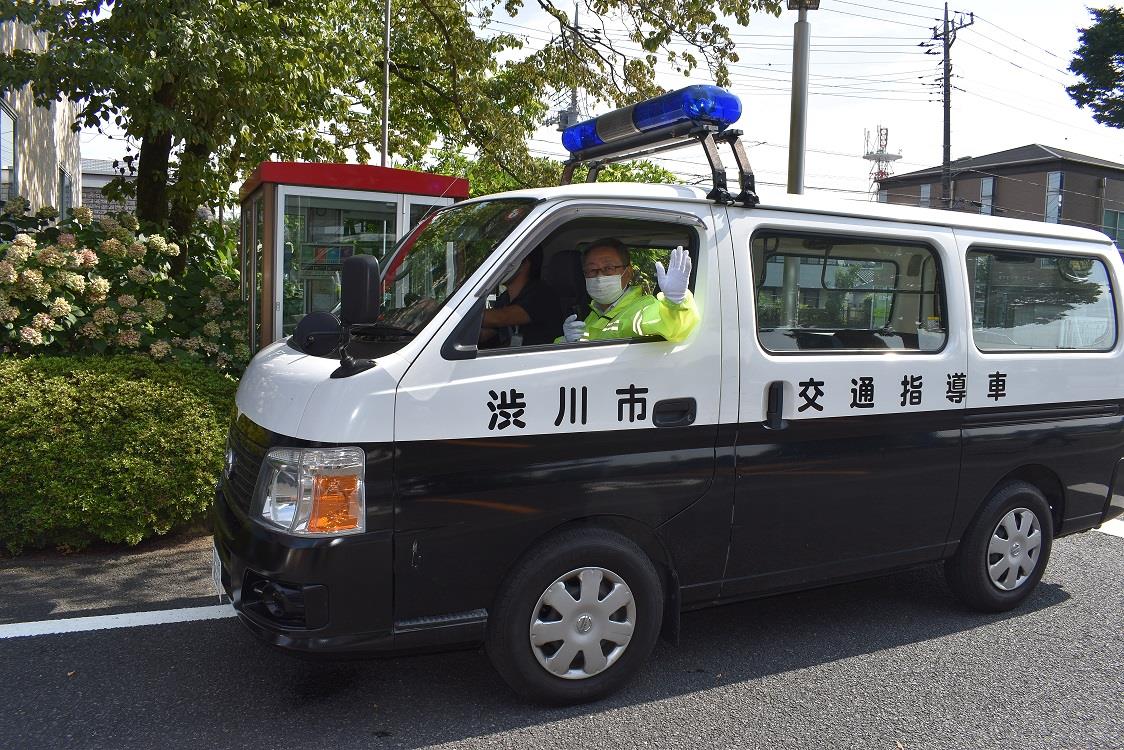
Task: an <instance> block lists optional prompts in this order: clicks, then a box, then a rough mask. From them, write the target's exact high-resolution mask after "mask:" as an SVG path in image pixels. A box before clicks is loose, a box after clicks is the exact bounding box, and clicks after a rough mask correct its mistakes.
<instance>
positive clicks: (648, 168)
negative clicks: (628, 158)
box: [412, 148, 679, 198]
mask: <svg viewBox="0 0 1124 750" xmlns="http://www.w3.org/2000/svg"><path fill="white" fill-rule="evenodd" d="M412 166H416V167H419V168H420V167H422V166H428V167H429V168H430V169H433V170H434V171H436V172H439V173H441V174H450V175H456V176H457V177H464V178H465V179H467V180H468V185H469V190H470V192H471V196H470V197H473V198H475V197H476V196H479V195H491V194H492V193H500V192H503V191H505V190H519V189H521V188H525V187H545V186H547V185H557V184H558V183H559V181H560V180H561V178H562V162H561V161H558V160H556V159H549V158H547V157H545V156H537V157H532V158H530V159H528V161H527V163H526V165H525V169H524V171H523V176H522V179H519V178H516V177H514V176H512V175H511V174H510V173H508V172H506V171H504V170H503V169H501V168H500V167H499V166H497V165H496V163H495V162H494V161H488V160H480V159H474V158H472V157H470V156H465V155H464V154H462V153H460V152H459V151H453V150H451V149H448V148H446V149H441V150H440V151H438V152H436V153H435V154H434V157H433V159H432V160H430V161H429V162H428V164H427V165H422V164H420V163H419V164H416V165H412ZM585 177H586V170H585V169H584V168H583V167H579V168H578V169H577V170H575V173H574V182H584V181H585ZM598 180H599V181H600V182H649V183H657V184H659V183H662V184H669V183H674V182H678V181H679V180H678V179H677V178H676V176H675V175H674V174H673V173H671V172H669V171H668V170H666V169H664V168H663V167H661V166H659V165H658V164H654V163H653V162H650V161H647V160H641V161H632V162H620V163H617V164H609V165H608V166H606V167H605V168H604V169H602V170H601V174H600V175H599V176H598Z"/></svg>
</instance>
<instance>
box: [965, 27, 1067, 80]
mask: <svg viewBox="0 0 1124 750" xmlns="http://www.w3.org/2000/svg"><path fill="white" fill-rule="evenodd" d="M976 33H977V34H979V36H981V37H982V38H984V39H986V40H988V41H989V42H991V43H992V44H998V45H999V46H1000V47H1002V48H1004V49H1007V50H1010V51H1011V52H1014V53H1015V54H1016V55H1022V56H1023V57H1025V58H1027V59H1028V60H1032V61H1034V62H1036V63H1038V64H1039V65H1041V66H1042V67H1044V68H1049V69H1050V70H1055V71H1057V72H1059V73H1061V74H1062V75H1064V76H1068V75H1071V74H1070V73H1069V71H1066V70H1062V69H1061V68H1058V67H1055V66H1053V65H1050V64H1049V63H1044V62H1042V61H1041V60H1039V59H1038V58H1036V57H1034V56H1033V55H1028V54H1027V53H1025V52H1023V51H1022V50H1018V49H1015V48H1014V47H1011V46H1009V45H1006V44H1004V43H1003V42H1001V41H999V40H998V39H993V38H992V37H989V36H988V35H986V34H983V33H981V32H979V31H977V32H976Z"/></svg>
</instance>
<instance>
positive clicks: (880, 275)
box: [752, 230, 948, 353]
mask: <svg viewBox="0 0 1124 750" xmlns="http://www.w3.org/2000/svg"><path fill="white" fill-rule="evenodd" d="M752 252H753V275H754V279H753V283H754V292H755V297H756V301H757V336H758V339H759V340H760V341H761V345H762V346H764V347H765V349H766V350H768V351H770V352H782V353H783V352H794V351H824V350H847V351H856V350H858V351H868V350H886V349H894V350H906V351H923V352H933V351H937V350H939V349H941V348H942V347H943V346H944V342H945V339H946V338H947V331H948V328H947V325H946V323H945V314H944V310H945V301H944V292H943V288H942V283H941V270H940V264H939V262H938V260H937V255H936V253H935V252H933V250H932V249H931V248H929V247H928V246H926V245H923V244H919V243H910V242H895V241H893V240H884V239H871V238H859V237H850V236H847V237H844V236H830V235H819V234H802V233H788V232H782V231H777V230H766V231H763V232H758V233H757V234H756V235H754V237H753V241H752Z"/></svg>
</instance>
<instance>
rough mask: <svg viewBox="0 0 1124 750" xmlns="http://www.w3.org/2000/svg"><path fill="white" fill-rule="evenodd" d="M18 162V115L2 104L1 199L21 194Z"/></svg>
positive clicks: (0, 115) (0, 103)
mask: <svg viewBox="0 0 1124 750" xmlns="http://www.w3.org/2000/svg"><path fill="white" fill-rule="evenodd" d="M17 166H18V163H17V160H16V115H15V113H14V112H12V110H10V109H8V107H7V105H5V104H4V103H3V102H0V197H2V198H3V199H4V200H7V199H8V198H11V197H13V196H15V195H18V194H19V185H18V183H17V176H18V173H17V171H16V168H17Z"/></svg>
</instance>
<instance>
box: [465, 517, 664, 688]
mask: <svg viewBox="0 0 1124 750" xmlns="http://www.w3.org/2000/svg"><path fill="white" fill-rule="evenodd" d="M663 604H664V602H663V587H662V586H661V584H660V577H659V574H658V573H657V571H656V569H655V566H654V565H652V562H651V560H649V559H648V556H647V555H646V554H644V552H643V550H641V549H640V548H639V547H638V546H637V545H636V544H635V543H633V542H632V541H631V540H629V539H628V538H626V537H624V536H621V535H620V534H617V533H614V532H611V531H608V530H603V529H581V530H573V531H567V532H564V533H562V534H559V535H558V536H556V537H554V538H553V539H550V540H548V541H547V542H545V543H544V544H543V545H542V546H541V547H539V548H538V549H536V550H534V551H533V552H532V553H531V554H529V555H527V556H526V557H525V558H524V560H523V562H522V563H521V564H520V565H519V567H517V568H516V569H515V570H514V571H513V573H512V574H511V576H510V577H509V578H508V580H507V581H506V583H505V585H504V588H503V590H502V592H501V594H500V597H499V600H498V601H497V604H496V606H495V608H494V610H493V612H492V613H491V615H490V616H489V617H488V635H487V642H486V647H487V652H488V656H489V658H490V659H491V661H492V664H493V665H494V666H495V668H496V670H497V671H498V672H499V673H500V675H501V676H502V677H503V678H504V680H505V681H506V682H507V683H508V685H510V686H511V687H512V689H514V690H515V691H516V692H517V693H519V694H520V695H523V696H526V697H527V698H528V699H530V700H532V701H535V702H539V703H552V704H571V703H583V702H587V701H592V700H597V699H598V698H602V697H604V696H606V695H608V694H609V693H611V692H613V691H615V690H617V689H618V688H620V687H621V686H622V685H623V684H624V683H625V682H627V681H628V680H629V679H631V678H632V677H633V676H634V675H635V674H636V673H637V672H638V671H639V670H640V668H641V667H642V666H643V664H644V661H645V660H646V659H647V658H648V655H649V654H650V653H651V651H652V647H653V646H654V645H655V642H656V639H657V637H658V636H659V632H660V624H661V621H662V619H663Z"/></svg>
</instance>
